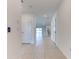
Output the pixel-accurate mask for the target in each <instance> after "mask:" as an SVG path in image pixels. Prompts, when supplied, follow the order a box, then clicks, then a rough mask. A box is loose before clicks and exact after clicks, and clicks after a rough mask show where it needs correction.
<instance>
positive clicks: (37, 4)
mask: <svg viewBox="0 0 79 59" xmlns="http://www.w3.org/2000/svg"><path fill="white" fill-rule="evenodd" d="M60 2H61V0H23V3H22V13H23V14H25V13H27V14H28V13H29V14H34V15H36V19H37V25H49V24H50V22H51V15H53V13H54V12H55V11H56V9H57V8H58V7H59V4H60ZM44 15H47V17H44Z"/></svg>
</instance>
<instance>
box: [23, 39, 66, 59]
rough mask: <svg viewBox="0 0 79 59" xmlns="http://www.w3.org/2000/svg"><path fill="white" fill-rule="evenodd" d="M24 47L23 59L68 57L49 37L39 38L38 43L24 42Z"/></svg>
mask: <svg viewBox="0 0 79 59" xmlns="http://www.w3.org/2000/svg"><path fill="white" fill-rule="evenodd" d="M39 39H40V38H39ZM38 42H39V44H38ZM23 47H24V49H23V51H24V54H23V55H22V59H66V57H65V56H64V55H63V54H62V53H61V51H60V50H59V49H58V48H57V47H56V46H55V44H54V43H53V42H52V41H51V40H50V39H49V38H44V39H40V40H37V41H36V44H24V45H23ZM25 51H26V52H25Z"/></svg>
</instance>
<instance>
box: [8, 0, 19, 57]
mask: <svg viewBox="0 0 79 59" xmlns="http://www.w3.org/2000/svg"><path fill="white" fill-rule="evenodd" d="M7 4H8V5H7V22H8V23H7V26H8V27H11V32H10V33H7V36H8V37H7V43H8V44H7V45H8V46H7V48H8V51H7V53H8V56H7V57H8V59H20V49H21V41H20V38H21V36H20V31H21V30H20V19H21V18H20V16H21V13H20V12H21V9H20V7H21V3H20V0H7Z"/></svg>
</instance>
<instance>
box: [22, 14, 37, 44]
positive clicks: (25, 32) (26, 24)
mask: <svg viewBox="0 0 79 59" xmlns="http://www.w3.org/2000/svg"><path fill="white" fill-rule="evenodd" d="M21 26H22V27H21V28H22V43H34V39H35V30H36V19H35V16H34V15H32V14H23V15H22V19H21Z"/></svg>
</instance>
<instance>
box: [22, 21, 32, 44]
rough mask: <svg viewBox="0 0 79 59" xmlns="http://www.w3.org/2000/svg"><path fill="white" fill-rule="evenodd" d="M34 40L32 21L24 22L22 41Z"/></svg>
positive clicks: (29, 41)
mask: <svg viewBox="0 0 79 59" xmlns="http://www.w3.org/2000/svg"><path fill="white" fill-rule="evenodd" d="M31 42H32V26H31V23H26V22H22V43H31Z"/></svg>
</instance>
